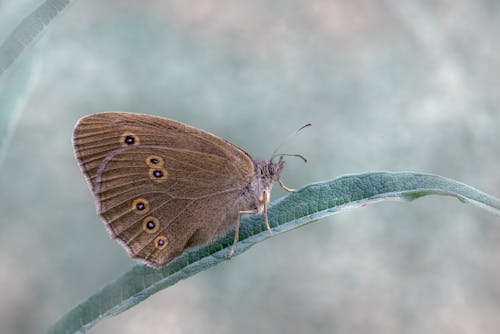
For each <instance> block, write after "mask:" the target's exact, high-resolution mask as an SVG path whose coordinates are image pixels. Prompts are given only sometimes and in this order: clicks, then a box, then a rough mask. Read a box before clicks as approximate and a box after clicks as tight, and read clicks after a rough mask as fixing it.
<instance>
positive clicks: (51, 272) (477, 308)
mask: <svg viewBox="0 0 500 334" xmlns="http://www.w3.org/2000/svg"><path fill="white" fill-rule="evenodd" d="M39 3H40V2H39V1H32V0H31V1H30V0H22V1H17V0H16V1H14V0H0V43H1V41H2V40H3V39H4V38H5V37H6V36H8V34H9V33H10V32H11V31H12V29H13V28H14V27H15V26H16V25H17V24H18V23H19V22H20V20H21V19H22V18H23V17H25V16H26V15H28V14H29V13H30V12H31V11H32V10H33V9H34V8H36V6H37V5H38V4H39ZM499 36H500V2H498V1H495V0H474V1H473V0H454V1H451V0H436V1H417V0H407V1H397V0H381V1H367V0H351V1H340V0H330V1H327V0H293V1H291V0H288V1H277V0H267V1H266V0H257V1H242V0H222V1H214V0H204V1H188V0H169V1H166V0H161V1H160V0H156V1H155V0H144V1H140V2H139V1H130V0H120V1H118V0H108V1H97V0H87V1H74V2H73V3H72V4H71V5H70V6H69V7H68V8H67V9H66V10H65V11H64V12H63V13H62V14H61V15H60V16H59V17H58V18H56V19H55V20H54V21H53V22H52V23H51V24H50V26H49V27H48V29H47V30H46V32H45V33H44V34H43V36H42V37H41V38H40V39H39V40H38V42H37V43H36V44H35V46H34V47H31V48H29V49H28V50H26V52H24V53H23V55H22V57H21V58H20V59H19V60H18V61H17V62H16V63H15V64H14V65H13V66H11V67H10V68H9V70H8V71H7V72H5V73H4V74H3V75H2V76H0V108H1V109H0V113H1V114H0V131H1V133H2V137H0V141H3V144H4V149H3V150H1V151H0V153H1V154H0V159H2V160H1V161H0V163H1V166H0V171H1V173H0V212H1V218H0V263H1V264H2V267H3V269H2V270H1V271H0V295H1V296H2V298H1V301H0V324H1V325H0V326H1V332H2V333H39V332H42V331H43V330H45V329H46V328H47V327H48V326H50V325H51V324H52V323H53V322H55V321H56V320H57V319H58V318H59V317H61V316H62V315H63V314H64V313H65V312H67V311H68V310H70V309H71V308H73V307H74V306H76V305H77V304H78V303H80V302H81V301H83V300H84V299H86V298H87V297H89V296H90V295H91V294H93V293H95V292H96V291H98V290H99V289H100V288H102V287H103V286H104V285H106V284H107V283H109V282H111V281H112V280H114V279H116V278H118V277H119V276H121V275H122V274H123V273H125V272H126V271H128V270H129V269H131V268H132V267H133V266H134V264H135V263H134V261H133V260H131V259H130V258H129V257H128V255H127V254H126V252H125V251H124V250H123V249H122V247H121V246H120V245H119V244H118V243H116V242H115V241H113V240H111V239H110V238H109V237H108V234H107V233H106V231H105V228H104V226H103V224H102V223H101V221H100V219H99V218H98V217H97V215H96V211H95V210H96V209H95V205H94V202H93V197H92V195H91V193H90V191H89V189H88V188H87V185H86V183H85V180H84V177H83V175H82V174H81V173H80V170H79V168H78V166H77V163H76V161H75V159H74V157H73V149H72V145H71V135H72V129H73V126H74V124H75V122H76V121H77V120H78V118H80V117H82V116H84V115H88V114H92V113H96V112H101V111H110V110H120V111H131V112H139V113H147V114H151V115H159V116H164V117H168V118H173V119H176V120H179V121H182V122H185V123H188V124H191V125H193V126H196V127H199V128H202V129H204V130H206V131H209V132H212V133H214V134H216V135H219V136H221V137H223V138H225V139H227V140H229V141H231V142H233V143H235V144H236V145H238V146H240V147H242V148H244V149H245V150H246V151H248V152H250V153H251V154H252V155H253V157H254V158H261V159H265V158H268V157H269V156H270V154H271V152H272V150H273V149H274V148H275V146H276V145H277V144H278V142H279V141H280V140H282V139H283V138H284V137H286V136H287V135H288V134H289V133H290V132H292V131H293V130H295V129H297V128H298V127H299V126H301V125H303V124H305V123H308V122H311V123H312V124H313V127H312V128H311V129H308V130H304V131H303V132H302V133H300V135H298V136H296V137H295V138H294V139H293V140H291V141H290V142H288V143H287V145H286V146H285V147H284V149H283V151H286V152H290V153H301V154H303V155H305V156H306V157H307V158H308V160H309V163H308V164H307V165H306V166H304V164H303V163H302V162H301V161H300V160H299V159H289V160H288V167H287V169H286V170H285V173H284V181H285V183H286V184H287V185H288V186H290V187H301V186H303V185H306V184H308V183H311V182H316V181H321V180H328V179H332V178H335V177H337V176H339V175H342V174H348V173H359V172H367V171H374V170H388V171H408V170H410V171H418V172H429V173H435V174H439V175H443V176H446V177H449V178H453V179H457V180H459V181H462V182H464V183H467V184H469V185H471V186H474V187H476V188H478V189H480V190H483V191H485V192H487V193H490V194H492V195H494V196H497V197H500V173H499V170H500V157H499V152H500V131H499V122H500V110H499V105H500V94H499V88H500V56H499V55H500V43H499ZM283 195H284V193H283V191H282V190H281V189H279V187H276V189H275V191H274V193H273V198H274V199H276V198H279V197H281V196H283ZM499 259H500V218H499V217H498V216H494V215H492V214H490V213H488V212H485V211H483V210H481V209H478V208H476V207H473V206H470V205H463V204H461V203H460V202H459V201H457V200H454V199H452V198H445V197H426V198H423V199H419V200H417V201H415V202H413V203H381V204H377V205H372V206H369V207H366V208H360V209H356V210H352V211H349V212H344V213H342V214H339V215H336V216H333V217H330V218H328V219H323V220H321V221H318V222H316V223H314V224H310V225H307V226H305V227H303V228H300V229H298V230H294V231H292V232H290V233H286V234H284V235H281V236H277V237H275V238H272V239H270V240H267V241H265V242H262V243H260V244H258V245H257V246H255V247H253V248H252V249H250V250H249V251H247V252H246V253H244V254H243V255H241V256H238V257H236V258H234V259H233V260H232V261H229V262H225V263H223V264H221V265H219V266H217V267H215V268H212V269H210V270H207V271H204V272H202V273H200V274H198V275H196V276H194V277H192V278H190V279H188V280H185V281H182V282H180V283H178V284H176V285H174V286H173V287H171V288H169V289H167V290H164V291H162V292H160V293H157V294H156V295H154V296H153V297H151V298H149V299H147V300H146V301H144V302H142V303H141V304H139V305H138V306H136V307H134V308H132V309H130V310H128V311H126V312H124V313H122V314H121V315H119V316H117V317H114V318H112V319H108V320H105V321H102V322H101V323H99V324H98V325H97V326H96V327H94V328H93V329H92V330H91V332H92V333H96V334H97V333H127V334H128V333H145V332H151V331H154V332H160V333H213V332H217V333H234V332H238V333H242V334H243V333H273V332H278V333H279V332H287V333H498V332H499V331H500V317H499V316H498V315H499V312H500V265H499V263H498V261H499Z"/></svg>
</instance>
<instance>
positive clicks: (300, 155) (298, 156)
mask: <svg viewBox="0 0 500 334" xmlns="http://www.w3.org/2000/svg"><path fill="white" fill-rule="evenodd" d="M274 156H275V157H280V159H283V157H296V158H300V159H302V160H304V163H307V159H306V158H305V157H304V156H303V155H302V154H288V153H279V154H275V155H274Z"/></svg>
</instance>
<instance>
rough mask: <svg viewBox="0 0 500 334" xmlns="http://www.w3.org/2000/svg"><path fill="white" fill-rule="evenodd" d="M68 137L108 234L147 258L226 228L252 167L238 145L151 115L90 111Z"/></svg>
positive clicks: (165, 256)
mask: <svg viewBox="0 0 500 334" xmlns="http://www.w3.org/2000/svg"><path fill="white" fill-rule="evenodd" d="M73 141H74V147H75V152H76V156H77V159H78V161H79V164H80V167H81V169H82V170H83V172H84V174H85V175H86V177H87V180H88V181H89V184H90V187H91V189H92V191H93V192H94V194H95V196H96V198H97V201H98V210H99V213H100V215H101V216H102V217H103V219H104V220H105V222H106V224H107V225H108V228H109V230H110V232H111V234H112V236H113V237H115V238H118V239H119V240H120V241H121V242H122V243H123V244H124V246H125V247H126V248H127V249H128V250H129V251H130V253H131V254H132V255H133V256H134V257H138V258H141V259H144V260H145V261H146V262H148V263H150V264H153V265H162V264H165V263H167V262H168V261H170V260H171V259H172V258H173V257H175V256H176V255H178V254H179V253H180V252H182V250H184V249H185V248H186V247H190V246H198V245H201V244H204V243H207V242H209V241H211V240H213V239H214V238H215V237H217V236H219V235H220V234H221V233H223V232H225V231H226V230H227V229H229V228H230V227H231V226H232V224H233V223H234V221H235V219H236V217H237V214H238V212H239V210H240V207H241V205H240V204H241V203H240V202H239V201H240V194H241V191H242V189H243V188H244V187H245V186H246V185H247V184H248V182H249V179H250V178H251V177H252V175H253V173H254V169H253V162H252V160H251V158H250V157H249V156H248V154H246V153H245V152H244V151H242V150H241V149H239V148H238V147H236V146H234V145H232V144H230V143H228V142H226V141H224V140H223V139H221V138H218V137H216V136H214V135H211V134H208V133H206V132H203V131H201V130H198V129H195V128H192V127H189V126H187V125H184V124H182V123H179V122H175V121H171V120H168V119H164V118H158V117H153V116H147V115H137V114H127V113H102V114H95V115H91V116H88V117H85V118H83V119H81V120H80V121H79V122H78V124H77V125H76V127H75V131H74V136H73Z"/></svg>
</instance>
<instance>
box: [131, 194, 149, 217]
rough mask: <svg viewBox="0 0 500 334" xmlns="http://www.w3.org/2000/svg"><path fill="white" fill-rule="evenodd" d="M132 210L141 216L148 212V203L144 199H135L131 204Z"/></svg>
mask: <svg viewBox="0 0 500 334" xmlns="http://www.w3.org/2000/svg"><path fill="white" fill-rule="evenodd" d="M132 210H134V212H135V213H137V214H139V215H142V214H144V213H146V212H148V211H149V202H148V201H147V200H146V199H145V198H137V199H136V200H134V201H133V202H132Z"/></svg>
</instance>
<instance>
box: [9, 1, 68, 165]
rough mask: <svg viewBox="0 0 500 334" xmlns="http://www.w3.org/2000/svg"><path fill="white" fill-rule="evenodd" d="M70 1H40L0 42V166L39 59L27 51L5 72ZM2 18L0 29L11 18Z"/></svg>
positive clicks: (24, 5)
mask: <svg viewBox="0 0 500 334" xmlns="http://www.w3.org/2000/svg"><path fill="white" fill-rule="evenodd" d="M70 2H71V1H70V0H47V1H45V2H43V3H42V4H41V5H39V6H38V7H36V9H35V10H33V11H32V12H31V14H29V15H28V16H26V17H25V18H24V19H22V20H21V22H20V23H19V24H18V25H17V26H16V27H15V28H14V29H13V31H12V33H10V35H8V36H7V37H6V39H5V40H4V41H3V43H2V44H1V45H0V165H1V164H2V161H3V159H4V157H5V153H6V150H7V147H8V145H9V142H10V138H11V137H12V134H13V131H14V128H15V126H16V123H17V119H18V118H19V116H20V114H21V112H22V110H23V108H24V105H25V103H26V102H27V95H28V94H29V92H30V90H31V88H32V87H33V84H34V81H35V80H34V79H35V78H36V75H35V73H34V69H35V66H36V65H38V64H39V61H38V60H37V59H36V57H35V56H34V55H33V54H30V56H29V57H27V58H26V59H24V60H23V61H22V62H21V63H20V64H19V66H17V68H15V69H14V70H12V71H10V72H9V73H7V72H6V71H7V69H9V68H10V66H11V65H12V64H13V63H14V61H16V60H17V59H18V58H19V56H20V55H21V53H22V52H23V51H24V50H25V49H26V48H27V47H28V46H30V45H32V42H33V41H34V40H35V39H36V38H37V37H39V36H40V34H41V33H42V32H43V31H44V29H45V28H46V27H47V26H48V24H49V23H50V22H51V21H52V20H53V19H54V17H56V16H57V14H59V12H61V11H62V10H63V9H64V8H65V7H66V6H67V5H68V4H69V3H70ZM29 5H31V4H29V3H20V4H18V8H19V9H20V10H21V9H22V10H25V8H24V7H26V6H29ZM10 14H12V13H10ZM2 19H3V24H2V25H0V26H1V27H2V29H7V28H6V26H5V22H7V21H11V19H9V20H8V18H6V17H4V16H2ZM1 35H2V36H3V35H4V34H3V33H2V34H1ZM7 74H8V75H7Z"/></svg>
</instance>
